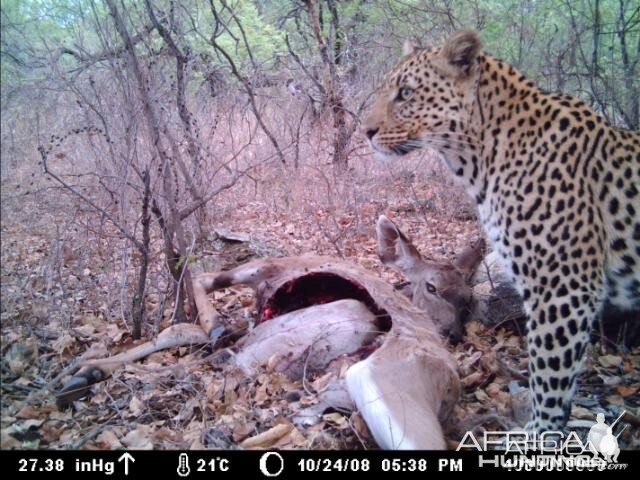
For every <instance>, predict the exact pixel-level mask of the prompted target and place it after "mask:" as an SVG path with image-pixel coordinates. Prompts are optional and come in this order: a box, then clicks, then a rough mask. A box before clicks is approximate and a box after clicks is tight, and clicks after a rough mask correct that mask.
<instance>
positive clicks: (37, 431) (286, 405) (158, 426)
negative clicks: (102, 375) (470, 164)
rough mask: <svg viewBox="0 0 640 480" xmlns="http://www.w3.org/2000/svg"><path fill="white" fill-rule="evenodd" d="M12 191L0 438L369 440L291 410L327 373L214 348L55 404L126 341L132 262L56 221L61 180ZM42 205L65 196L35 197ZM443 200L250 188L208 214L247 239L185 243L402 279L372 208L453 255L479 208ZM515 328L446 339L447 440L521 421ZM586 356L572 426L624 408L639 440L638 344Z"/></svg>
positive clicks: (44, 444)
mask: <svg viewBox="0 0 640 480" xmlns="http://www.w3.org/2000/svg"><path fill="white" fill-rule="evenodd" d="M411 182H413V183H412V185H411V189H412V191H413V192H414V193H415V192H416V191H417V196H418V197H420V198H436V199H437V198H439V197H437V196H435V197H434V195H431V194H430V193H429V192H428V190H429V188H432V186H430V185H429V184H428V182H427V183H424V182H422V181H421V179H418V180H415V179H412V180H411ZM391 186H392V187H393V185H391ZM398 188H400V190H402V188H401V186H400V187H398ZM16 189H17V187H16V185H13V184H9V183H7V182H3V188H2V194H3V195H2V196H3V202H2V203H3V207H2V256H1V262H2V264H1V288H2V309H1V321H2V334H1V335H2V336H1V340H2V342H1V343H2V346H1V349H2V361H1V366H0V368H1V374H2V384H1V388H2V406H1V420H0V426H1V429H2V438H1V444H2V445H1V446H2V448H70V449H119V448H131V449H151V448H153V449H195V448H209V447H213V448H243V446H246V445H250V444H251V442H250V441H249V442H248V439H252V438H255V437H256V436H257V435H259V434H261V433H263V432H272V433H273V435H271V437H270V439H269V440H268V441H267V443H259V442H258V443H257V445H256V446H257V447H260V448H309V449H334V448H343V449H361V448H375V444H374V442H373V440H372V439H371V437H370V434H369V433H368V431H367V428H366V425H365V423H364V421H363V420H362V418H361V417H360V415H359V414H358V413H345V412H341V411H336V410H331V409H329V410H326V411H324V413H322V412H321V415H320V417H319V419H318V421H317V422H316V423H315V424H313V425H306V426H303V425H301V424H299V423H297V422H296V421H295V418H296V415H297V414H299V413H300V412H301V411H302V410H303V409H306V408H309V407H312V406H313V405H314V404H316V403H317V398H316V395H314V392H317V391H320V390H321V389H322V388H323V386H325V385H326V384H327V383H328V381H329V380H330V378H328V376H327V375H317V376H315V377H312V378H308V379H307V383H308V385H309V386H310V387H311V388H309V387H308V386H307V387H306V388H305V387H304V386H303V385H302V384H301V382H294V381H290V380H288V379H287V378H285V377H284V376H282V375H280V374H277V373H274V372H271V371H268V370H267V369H265V370H264V371H263V372H262V373H260V374H259V375H257V376H256V377H254V378H246V377H242V376H237V375H231V374H229V372H228V371H227V370H226V369H225V368H224V365H220V364H219V363H216V362H215V361H214V360H213V356H212V354H211V353H212V352H211V351H210V350H208V349H207V347H202V348H186V347H183V348H178V349H174V350H170V351H163V352H158V353H156V354H153V355H151V356H150V357H148V358H147V359H145V360H144V361H143V362H140V363H139V364H135V365H128V366H126V367H124V368H122V369H120V370H118V371H116V372H115V374H114V375H113V376H112V377H110V378H109V379H107V380H106V381H104V382H102V383H100V384H98V385H97V386H95V387H94V389H93V395H91V396H90V397H89V398H85V399H82V400H78V401H75V402H74V403H73V406H72V408H69V409H66V410H62V411H61V410H59V409H58V408H57V407H56V404H55V395H54V389H55V388H58V387H59V384H60V380H63V378H59V377H60V374H61V373H63V372H64V371H65V369H66V368H67V367H68V366H69V365H70V364H71V363H72V362H73V361H74V359H76V358H77V357H78V356H79V355H80V354H82V353H83V352H85V351H86V350H87V349H88V348H90V347H92V346H95V345H97V344H99V345H102V346H104V347H105V348H107V349H108V350H109V352H111V353H117V352H119V351H123V350H126V349H127V348H130V347H131V346H132V345H133V344H134V342H133V341H132V339H131V334H130V326H129V325H128V324H127V322H126V319H127V314H126V312H124V311H122V309H121V310H120V311H119V310H118V309H117V308H115V307H113V306H112V305H113V303H114V302H113V300H114V298H115V297H117V296H118V295H120V293H119V292H120V290H119V289H118V284H119V283H118V282H119V280H118V279H122V278H125V277H126V278H128V277H130V276H132V275H133V274H134V273H135V269H134V267H133V266H132V265H135V261H136V258H135V256H129V257H126V258H125V257H122V256H116V255H114V254H113V251H114V249H113V248H112V247H113V245H112V244H113V243H114V242H120V240H119V239H118V238H117V236H116V235H113V236H111V237H110V235H105V234H104V233H105V232H100V233H101V235H100V236H99V238H101V240H97V238H98V235H97V232H95V231H92V227H91V225H92V221H93V220H92V219H93V217H91V218H89V217H90V216H89V215H88V214H87V213H86V212H85V211H84V210H82V208H77V206H76V209H75V210H74V211H75V214H74V215H73V216H72V217H73V218H71V219H68V217H65V218H67V220H61V217H60V215H58V214H57V213H56V212H59V211H60V210H59V209H68V208H70V207H69V206H68V205H66V204H65V200H61V199H59V198H57V197H56V195H55V194H54V193H55V192H54V193H51V192H48V191H43V192H41V193H38V194H30V195H23V194H22V193H16ZM56 202H58V203H56ZM44 203H46V204H47V205H49V207H51V206H52V205H54V206H55V205H58V206H56V207H54V208H47V209H43V208H42V205H43V204H44ZM454 203H455V202H454ZM434 205H435V206H434ZM452 210H453V209H452V207H451V205H449V208H440V205H438V202H437V201H435V204H429V203H424V204H422V205H421V206H420V207H419V208H416V205H415V202H405V201H403V200H402V195H401V194H399V195H398V196H397V197H395V198H393V199H391V200H389V201H387V202H386V203H385V204H382V203H381V202H378V201H371V200H370V201H367V200H365V201H362V202H358V205H357V208H356V209H349V208H342V209H340V208H332V207H327V206H326V205H324V206H322V205H320V206H318V208H317V209H316V211H315V212H312V213H310V212H309V211H308V210H307V211H302V210H300V209H299V210H297V211H296V210H295V209H292V210H291V211H287V210H286V208H285V209H283V208H280V209H279V210H276V209H274V208H273V205H272V204H271V203H270V202H268V201H264V200H260V199H254V200H251V201H246V202H244V203H240V204H236V206H235V207H234V208H233V209H225V210H224V215H223V216H219V218H221V219H223V220H221V221H218V222H212V225H211V228H212V229H214V228H220V229H224V230H225V231H234V232H241V233H243V234H246V235H247V236H248V237H250V241H248V242H243V243H237V244H229V243H226V242H223V241H219V240H218V241H205V242H202V243H199V244H198V246H197V249H196V251H195V252H194V253H195V254H197V255H202V256H208V258H213V259H214V263H215V264H216V268H219V267H227V268H228V267H230V266H233V265H235V264H239V263H242V262H244V261H246V260H248V259H251V258H255V257H259V256H264V255H297V254H301V253H315V254H326V255H334V256H343V257H344V258H346V259H349V260H352V261H355V262H357V263H358V264H360V265H362V266H363V267H365V268H367V269H370V270H372V271H375V272H377V273H378V274H379V275H380V276H382V277H383V278H384V279H386V280H388V281H389V282H395V281H398V280H401V278H400V277H399V275H398V274H397V273H395V272H394V271H392V270H390V269H388V268H386V267H383V266H382V265H381V264H380V261H379V260H378V258H377V256H376V254H375V238H374V224H375V220H376V218H377V216H378V215H379V214H380V213H386V214H387V215H389V216H391V217H393V218H394V220H395V221H396V222H398V223H399V224H400V225H401V228H402V229H403V230H404V231H405V232H406V233H408V234H409V235H410V236H411V238H412V239H413V240H414V243H415V244H416V246H417V247H418V248H419V249H420V251H421V252H422V253H423V255H429V256H433V257H435V258H449V259H451V258H452V257H453V256H454V255H455V253H456V252H458V251H460V249H461V248H462V247H464V246H465V245H467V244H468V243H469V242H470V241H471V239H473V238H475V237H476V236H477V235H479V230H478V226H477V224H476V222H475V220H474V219H473V218H472V216H469V215H465V214H464V213H460V212H458V211H455V212H454V213H451V212H452ZM327 225H329V226H331V228H324V226H327ZM82 226H84V229H83V228H82ZM105 228H107V227H105ZM155 241H156V242H157V241H158V240H157V239H156V240H155ZM157 264H158V265H160V266H159V267H157V268H162V266H161V262H157ZM156 287H157V285H156ZM157 291H158V289H156V290H154V289H151V288H150V292H151V293H150V295H149V298H148V299H147V312H148V313H149V317H150V318H152V317H153V318H155V319H156V321H155V325H151V326H150V328H149V329H148V331H147V333H148V334H151V332H153V331H157V329H159V328H163V327H166V326H168V325H169V323H170V319H171V312H172V307H171V305H164V303H163V302H162V301H161V298H160V295H159V294H158V293H157ZM214 302H215V305H216V308H217V309H218V310H219V311H220V312H222V313H224V314H226V315H227V316H228V317H229V318H234V319H238V320H243V321H249V322H250V321H251V318H252V316H253V314H254V313H255V311H254V309H255V305H254V300H253V296H252V294H251V292H250V291H249V290H247V289H242V288H235V287H232V288H228V289H225V290H221V291H220V292H216V293H215V296H214ZM158 309H161V311H160V313H159V314H157V315H156V314H155V313H157V312H158ZM154 312H155V313H154ZM152 314H153V315H152ZM512 328H513V326H512V325H502V326H499V327H488V326H485V325H482V324H481V323H479V322H477V321H475V320H473V319H472V320H471V321H470V322H469V323H468V324H467V326H466V335H465V338H464V340H463V341H462V342H461V343H460V344H458V345H456V346H455V347H452V349H453V351H454V355H455V357H456V359H457V360H458V362H459V374H460V378H461V379H462V384H463V387H464V391H463V393H462V396H461V399H460V402H459V403H458V405H457V406H456V409H455V411H454V414H453V416H452V418H451V420H450V423H449V424H448V425H447V426H446V430H447V436H448V439H449V441H450V446H451V447H452V448H455V446H456V445H457V442H459V441H460V439H461V437H462V435H463V434H464V432H465V431H466V430H471V429H473V428H487V429H493V430H507V429H508V427H509V426H510V425H512V423H509V422H513V421H514V418H515V419H517V420H518V421H522V418H524V417H523V412H521V411H514V407H515V410H518V408H519V407H518V406H517V403H515V402H514V395H513V394H512V393H513V387H514V385H515V384H514V383H513V381H514V380H518V377H519V374H518V372H521V373H522V372H526V370H527V356H526V351H525V341H524V338H523V337H522V336H521V335H520V334H519V333H518V332H517V329H515V330H516V331H514V330H513V329H512ZM586 363H587V364H586V369H585V373H584V374H583V375H582V376H581V381H580V387H579V391H578V393H577V395H576V399H575V401H574V404H573V409H572V411H571V421H570V424H569V426H570V428H571V429H575V430H576V431H578V432H580V433H581V434H586V432H587V431H588V427H589V426H591V424H592V423H593V421H594V418H595V415H596V413H598V412H603V413H605V414H606V416H607V421H608V422H610V421H612V420H613V419H615V418H617V417H618V416H619V415H620V414H621V413H622V411H624V410H626V411H627V412H629V413H630V414H631V415H630V416H629V417H628V418H629V420H628V421H629V422H631V423H630V427H631V428H627V429H625V431H624V432H623V433H622V434H621V436H620V438H619V441H620V444H621V446H625V447H627V448H640V434H639V433H638V430H639V429H638V427H639V426H640V424H639V423H638V422H639V420H638V416H639V415H638V414H639V412H638V409H639V408H640V394H639V391H640V373H639V372H640V349H638V348H636V349H635V350H632V351H630V352H622V353H620V352H616V353H607V354H602V353H601V350H600V348H599V346H597V347H596V346H594V347H593V348H592V349H591V350H590V354H589V357H588V359H587V362H586ZM520 383H521V384H522V383H523V382H520ZM510 385H511V389H512V391H510ZM517 395H518V394H516V396H517ZM623 423H624V422H623Z"/></svg>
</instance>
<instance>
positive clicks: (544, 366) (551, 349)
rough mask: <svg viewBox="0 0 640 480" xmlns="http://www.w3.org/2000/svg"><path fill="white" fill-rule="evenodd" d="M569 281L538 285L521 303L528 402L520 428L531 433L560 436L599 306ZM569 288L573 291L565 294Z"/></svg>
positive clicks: (586, 287) (586, 290)
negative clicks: (525, 329)
mask: <svg viewBox="0 0 640 480" xmlns="http://www.w3.org/2000/svg"><path fill="white" fill-rule="evenodd" d="M575 282H576V280H575V279H572V278H567V279H564V278H563V279H562V280H560V281H559V282H558V284H557V285H556V286H555V288H551V286H550V285H546V286H544V285H538V286H537V291H538V292H539V293H537V294H532V295H531V297H530V298H529V299H528V300H526V301H525V304H526V305H527V306H528V308H527V310H528V311H529V323H528V334H527V342H528V351H529V387H530V389H531V393H532V401H533V411H532V417H531V420H530V421H529V423H528V424H527V426H526V429H527V430H528V431H531V432H539V433H540V432H544V431H562V430H563V429H564V426H565V424H566V422H567V420H568V417H569V413H570V411H571V402H572V399H573V395H574V393H575V389H576V379H577V376H578V374H579V373H580V369H581V367H582V362H583V359H584V353H585V350H586V347H587V345H588V343H589V337H590V331H591V327H592V326H593V323H594V320H595V319H596V317H597V315H598V314H599V312H600V306H601V300H600V298H601V296H600V293H599V292H593V291H590V290H592V287H589V285H588V284H582V285H580V286H577V284H576V283H575ZM554 283H555V282H554ZM569 285H573V287H574V288H571V290H569Z"/></svg>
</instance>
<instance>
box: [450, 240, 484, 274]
mask: <svg viewBox="0 0 640 480" xmlns="http://www.w3.org/2000/svg"><path fill="white" fill-rule="evenodd" d="M485 248H486V244H485V242H484V239H483V238H480V239H478V240H476V241H475V242H472V243H471V245H470V246H468V247H467V248H465V249H464V250H463V251H462V252H461V253H460V254H459V255H457V256H456V259H455V260H454V261H453V266H454V267H456V268H457V269H458V270H459V271H460V273H462V275H463V276H464V279H465V281H469V279H471V277H473V275H474V273H476V269H477V268H478V265H480V262H482V259H483V258H484V253H485Z"/></svg>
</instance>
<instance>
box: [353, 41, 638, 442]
mask: <svg viewBox="0 0 640 480" xmlns="http://www.w3.org/2000/svg"><path fill="white" fill-rule="evenodd" d="M361 129H362V133H363V134H364V135H365V136H366V139H367V140H368V142H369V144H370V146H371V148H372V149H373V151H375V152H377V154H378V155H381V156H383V157H402V156H403V155H405V154H408V153H409V152H412V151H414V150H418V149H421V148H426V149H428V150H431V151H432V152H434V153H435V154H436V155H437V156H438V157H439V158H440V159H442V161H444V163H446V165H447V166H448V170H450V171H451V174H452V176H453V178H454V179H455V183H457V184H459V185H461V186H462V187H463V188H464V190H466V192H467V194H468V195H469V196H470V197H471V198H472V199H473V201H475V204H476V206H477V215H478V220H479V222H480V224H481V226H482V229H483V230H484V234H485V236H486V237H487V239H488V240H489V243H490V245H491V246H492V248H493V250H495V251H496V252H497V254H498V256H499V258H500V259H501V261H502V266H503V268H504V269H505V272H507V274H508V275H509V276H510V278H511V280H512V281H513V283H514V284H515V286H516V289H517V290H518V292H519V293H520V295H521V297H522V299H523V302H524V307H525V308H524V310H525V314H526V316H527V327H528V328H527V338H526V344H527V347H526V349H527V355H528V370H529V390H530V392H531V399H532V403H531V407H532V408H531V412H532V413H531V415H530V417H529V421H528V423H527V424H526V425H525V428H526V431H529V432H538V433H542V432H545V431H546V432H550V431H563V429H564V428H565V427H566V422H567V420H568V417H569V414H570V410H571V404H572V401H573V397H574V395H575V391H576V385H577V377H578V376H579V374H580V373H581V372H582V369H583V360H584V358H585V350H586V349H587V347H588V345H589V344H590V340H591V329H592V328H593V326H594V325H597V324H598V323H597V322H599V321H600V317H601V315H602V311H603V306H604V305H605V304H611V305H613V306H614V307H615V308H616V309H618V311H621V312H625V315H627V316H628V317H629V318H632V319H634V320H638V319H639V318H640V314H639V313H638V312H640V193H639V188H640V132H635V131H632V130H624V129H621V128H617V127H616V126H614V125H613V124H612V123H611V122H609V121H608V120H607V119H605V118H604V117H603V116H602V115H601V114H599V113H598V112H596V111H595V110H594V109H593V108H591V107H590V106H589V105H587V104H586V103H585V102H584V101H582V100H580V99H579V98H577V97H574V96H572V95H569V94H565V93H553V92H548V91H545V90H543V89H541V88H539V87H538V86H537V85H536V84H535V83H534V82H533V81H531V80H529V79H528V78H527V77H525V75H523V74H522V73H521V72H520V71H518V70H517V69H516V67H514V66H512V65H510V64H509V63H507V62H504V61H502V60H500V59H499V58H497V57H494V56H492V55H490V54H489V53H486V52H485V51H484V50H483V46H482V43H481V40H480V37H479V34H478V33H477V32H476V31H475V30H471V29H461V30H458V31H456V32H454V33H453V34H452V35H450V36H449V37H448V38H447V39H446V40H445V41H444V42H443V43H441V44H439V45H436V46H433V47H430V48H417V47H415V46H413V45H411V44H405V47H404V48H403V55H402V57H401V59H400V60H399V61H398V63H397V64H396V66H395V67H393V69H391V70H390V71H389V72H388V73H387V74H386V76H384V77H383V80H382V82H381V85H380V86H379V87H378V89H377V91H376V92H375V95H374V99H373V102H372V105H371V107H370V108H369V111H368V113H367V114H366V116H365V117H364V118H363V119H362V125H361ZM634 324H635V323H634Z"/></svg>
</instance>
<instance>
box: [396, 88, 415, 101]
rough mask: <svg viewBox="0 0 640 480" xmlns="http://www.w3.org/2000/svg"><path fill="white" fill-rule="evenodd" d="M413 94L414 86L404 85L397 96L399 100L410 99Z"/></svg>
mask: <svg viewBox="0 0 640 480" xmlns="http://www.w3.org/2000/svg"><path fill="white" fill-rule="evenodd" d="M411 95H413V88H409V87H402V88H401V89H400V90H399V91H398V96H397V97H396V100H397V101H405V100H409V98H411Z"/></svg>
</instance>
